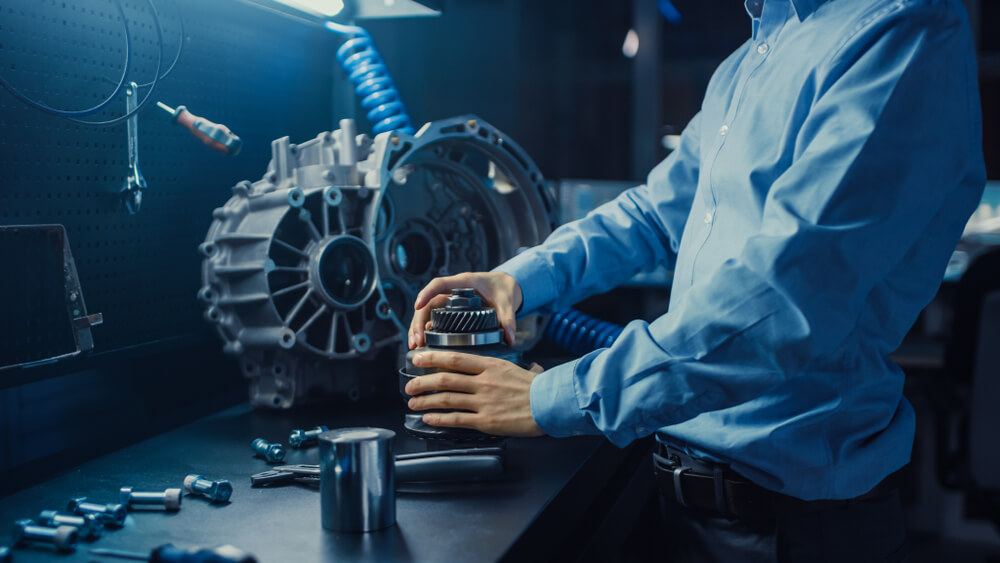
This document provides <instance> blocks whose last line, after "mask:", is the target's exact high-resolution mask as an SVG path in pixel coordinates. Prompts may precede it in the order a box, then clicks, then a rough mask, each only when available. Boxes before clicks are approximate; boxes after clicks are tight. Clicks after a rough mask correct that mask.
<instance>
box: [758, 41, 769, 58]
mask: <svg viewBox="0 0 1000 563" xmlns="http://www.w3.org/2000/svg"><path fill="white" fill-rule="evenodd" d="M757 52H758V53H760V54H761V55H763V54H764V53H766V52H767V43H761V44H760V45H758V46H757Z"/></svg>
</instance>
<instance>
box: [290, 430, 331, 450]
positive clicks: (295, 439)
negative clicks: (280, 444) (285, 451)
mask: <svg viewBox="0 0 1000 563" xmlns="http://www.w3.org/2000/svg"><path fill="white" fill-rule="evenodd" d="M328 430H330V429H329V428H327V427H326V426H317V427H316V428H313V429H312V430H292V433H291V434H289V435H288V443H289V444H291V445H292V447H293V448H308V447H309V446H312V445H315V444H316V442H317V441H318V439H319V435H320V434H322V433H324V432H326V431H328Z"/></svg>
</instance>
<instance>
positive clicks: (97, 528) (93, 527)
mask: <svg viewBox="0 0 1000 563" xmlns="http://www.w3.org/2000/svg"><path fill="white" fill-rule="evenodd" d="M36 520H37V521H38V523H39V524H41V525H43V526H51V527H53V528H57V527H59V526H73V527H74V528H76V529H77V531H78V532H79V533H80V538H81V539H83V540H87V541H92V540H96V539H98V538H100V537H101V534H102V533H103V532H104V524H101V519H100V518H98V517H97V516H94V515H93V514H86V515H84V516H80V515H77V514H60V513H59V512H58V511H55V510H43V511H42V513H41V514H39V515H38V518H37V519H36Z"/></svg>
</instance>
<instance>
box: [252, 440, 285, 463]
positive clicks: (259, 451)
mask: <svg viewBox="0 0 1000 563" xmlns="http://www.w3.org/2000/svg"><path fill="white" fill-rule="evenodd" d="M250 447H251V448H253V451H254V454H255V455H257V457H262V458H264V459H266V460H267V462H268V463H280V462H281V461H282V460H284V459H285V446H282V445H281V444H272V443H271V442H268V441H267V440H265V439H263V438H257V439H256V440H254V441H253V442H251V443H250Z"/></svg>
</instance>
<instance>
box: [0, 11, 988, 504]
mask: <svg viewBox="0 0 1000 563" xmlns="http://www.w3.org/2000/svg"><path fill="white" fill-rule="evenodd" d="M123 3H124V5H125V7H126V15H127V16H128V18H129V21H130V22H133V29H132V34H133V48H134V50H135V53H134V64H135V69H134V74H133V77H134V79H136V80H137V81H139V82H146V81H148V80H149V79H150V78H151V77H152V74H153V68H154V66H155V62H156V47H157V44H156V38H155V32H154V29H153V26H152V21H151V18H150V15H149V13H148V8H147V4H146V2H145V0H123ZM156 5H157V6H158V7H159V11H160V16H161V19H162V23H163V31H164V42H165V52H164V67H166V66H167V64H169V62H170V61H171V60H172V58H173V55H174V53H175V51H174V49H175V48H176V46H177V44H178V41H179V37H180V31H181V26H180V21H181V18H183V21H184V25H185V28H186V29H185V40H184V52H183V55H182V57H181V59H180V62H179V63H178V65H177V67H176V69H175V70H174V71H173V72H172V74H171V75H170V76H168V77H167V78H166V79H164V80H163V81H162V82H161V84H160V85H159V86H158V88H157V91H156V93H155V95H154V97H153V100H154V101H155V100H161V101H163V102H164V103H166V104H168V105H171V106H175V105H179V104H185V105H187V106H188V107H189V108H190V109H192V110H193V111H194V112H195V113H198V114H202V115H204V116H206V117H208V118H210V119H213V120H216V121H218V122H221V123H225V124H227V125H229V126H230V127H231V128H232V129H233V130H234V131H235V132H237V133H238V134H239V135H240V136H241V137H242V138H243V142H244V148H243V152H242V153H241V154H240V155H239V156H237V157H235V158H229V157H225V156H222V155H220V154H217V153H215V152H212V151H209V150H207V149H205V148H204V147H203V146H202V145H201V144H200V143H199V142H198V141H196V140H194V139H193V138H191V137H190V136H189V135H188V134H187V133H186V132H185V131H183V130H181V129H179V128H177V127H175V126H173V125H171V124H170V123H169V122H168V120H167V118H166V114H165V113H162V112H161V111H160V110H157V109H156V108H154V107H152V104H150V107H148V108H147V109H145V110H143V112H142V113H141V114H140V118H139V129H140V144H141V152H140V165H141V168H142V171H143V173H144V175H145V177H146V180H147V181H148V183H149V189H148V190H147V193H146V196H145V202H144V204H143V208H142V210H141V212H140V213H139V214H138V215H136V216H131V215H129V214H128V213H127V212H125V211H124V209H123V208H122V206H121V204H120V201H119V195H118V192H119V190H120V189H121V187H122V185H123V184H124V182H125V175H126V174H127V169H128V156H127V147H126V144H125V139H126V133H125V126H124V124H122V125H118V126H114V127H110V128H98V127H89V126H81V125H77V124H74V123H70V122H67V121H65V120H63V119H60V118H57V117H52V116H47V115H44V114H42V113H40V112H38V111H35V110H33V109H30V108H28V107H27V106H25V105H23V104H21V103H20V102H18V101H17V100H15V99H14V98H13V97H12V96H10V95H9V94H8V93H7V92H6V91H4V90H0V224H2V225H12V224H41V223H61V224H63V225H65V226H66V229H67V232H68V236H69V239H70V242H71V245H72V250H73V254H74V256H75V257H76V262H77V268H78V271H79V274H80V278H81V283H82V287H83V291H84V295H85V297H86V299H87V304H88V308H89V310H90V311H91V312H102V313H103V314H104V318H105V322H104V324H103V325H102V326H99V327H96V328H95V329H94V338H95V342H96V348H95V352H94V353H93V354H91V355H90V356H89V357H84V358H79V359H73V360H69V361H66V362H62V363H59V364H56V365H51V366H44V367H39V368H31V369H26V370H15V371H5V372H0V494H3V492H4V491H5V490H10V488H12V487H15V488H16V487H18V486H20V484H23V483H26V482H30V481H32V480H37V479H39V478H41V477H42V476H44V474H45V473H46V472H51V471H55V470H57V469H58V468H59V467H66V466H67V464H71V463H74V462H76V461H79V460H80V459H83V458H86V457H90V456H93V455H97V454H99V453H102V452H103V451H108V450H110V449H114V448H116V447H120V446H121V445H122V444H124V443H127V442H129V441H134V440H137V439H140V438H142V437H144V436H146V435H149V434H152V433H155V432H159V431H161V430H163V429H166V428H168V427H170V426H172V425H176V424H179V423H181V422H184V421H186V420H190V419H191V418H193V417H195V416H198V415H200V414H204V413H207V412H209V411H211V410H212V409H216V408H219V407H220V406H222V405H225V404H231V403H232V402H234V401H236V400H239V399H240V398H241V397H243V396H245V395H244V394H245V388H244V383H243V382H242V381H241V380H240V378H239V376H238V374H237V373H236V370H235V368H234V366H233V364H232V362H230V361H229V360H228V359H227V358H224V357H222V355H221V353H220V348H221V345H220V343H219V341H218V339H217V338H216V337H215V336H214V335H213V334H212V333H211V332H210V331H209V329H208V327H207V325H206V324H205V323H204V322H203V321H202V319H201V308H200V306H199V304H198V302H197V301H196V299H195V293H196V290H197V288H198V286H199V279H200V270H199V267H200V260H199V257H198V254H197V252H196V248H197V245H198V243H199V242H200V241H201V240H202V239H203V237H204V234H205V231H206V229H207V227H208V224H209V222H210V220H211V211H212V209H213V208H215V207H217V206H219V205H221V204H222V203H223V202H225V200H226V199H227V198H228V197H229V188H230V187H231V186H232V185H233V184H234V183H235V182H237V181H239V180H242V179H255V178H258V177H259V176H260V175H261V174H262V173H263V171H264V169H265V167H266V165H267V161H268V159H269V154H270V148H269V144H270V141H271V140H272V139H275V138H278V137H281V136H285V135H288V136H290V137H291V138H292V140H293V141H296V140H302V139H309V138H312V137H314V136H315V135H316V134H317V133H318V132H320V131H324V130H329V129H332V128H335V127H336V126H335V125H334V124H335V122H336V119H338V118H341V117H348V116H352V115H353V116H355V117H356V118H357V119H358V120H359V125H360V128H361V130H367V129H368V126H367V124H364V122H363V117H362V115H361V113H360V112H358V111H356V109H355V101H354V100H353V99H351V98H350V97H349V96H348V95H346V92H348V91H349V89H348V87H347V85H346V82H345V79H344V77H343V75H342V73H341V71H340V69H339V68H337V67H336V63H335V61H334V57H333V54H334V50H335V48H336V46H337V45H338V44H339V42H340V41H341V40H342V38H341V37H339V36H337V35H335V34H332V33H329V32H327V31H325V30H323V29H322V28H320V27H318V26H316V25H309V24H307V23H304V22H302V21H300V20H295V19H290V18H287V17H284V16H281V15H278V14H276V13H275V12H273V11H270V10H267V9H263V8H261V7H260V6H257V5H254V4H252V3H248V2H242V1H239V0H156ZM656 5H657V2H656V0H631V1H626V2H619V1H614V0H546V1H537V0H451V1H448V2H446V3H445V15H444V16H443V17H440V18H429V19H407V20H391V21H372V22H366V23H365V24H364V25H365V26H366V27H367V28H368V29H369V30H370V31H371V33H372V35H373V36H374V38H375V40H376V43H377V45H378V47H379V50H380V51H381V52H382V54H383V56H384V57H385V59H386V61H387V63H388V65H389V67H390V69H391V72H392V75H393V76H394V78H395V79H396V81H397V84H398V86H399V89H400V91H401V92H402V94H403V97H404V100H405V102H406V104H407V105H408V106H409V110H410V113H411V115H412V116H413V118H414V121H415V122H416V123H417V124H418V126H419V124H421V123H423V122H426V121H429V120H434V119H439V118H444V117H450V116H454V115H458V114H462V113H477V114H479V115H480V116H482V117H483V118H484V119H486V120H487V121H490V122H491V123H493V124H494V125H496V126H497V127H499V128H500V129H502V130H503V131H504V132H505V133H507V134H508V135H511V136H512V137H513V138H514V139H516V140H517V141H518V143H519V144H521V145H522V146H523V147H524V148H525V149H526V150H527V151H528V153H529V154H530V155H531V156H532V158H534V159H535V161H536V162H537V163H538V165H539V167H540V168H541V170H542V172H543V173H544V174H545V175H546V176H547V177H549V178H595V179H630V180H636V181H638V180H641V179H642V178H643V176H644V174H645V171H646V170H648V169H649V168H650V167H652V166H653V165H654V164H655V163H656V162H657V161H658V160H659V159H660V158H662V157H663V156H664V154H665V151H664V149H662V147H660V146H659V144H658V138H659V136H660V134H662V133H663V132H664V131H665V129H664V126H666V125H671V126H673V127H674V128H675V130H676V131H679V130H680V129H681V128H683V126H684V125H685V124H686V123H687V121H688V120H689V119H690V118H691V116H693V115H694V113H695V112H696V111H697V109H698V106H699V102H700V99H701V96H702V94H703V92H704V89H705V86H706V85H707V83H708V79H709V77H710V76H711V72H712V71H713V69H714V68H715V66H716V65H717V64H718V63H719V62H720V61H721V60H722V59H723V58H724V57H725V56H726V55H727V54H728V53H729V52H730V51H731V50H732V49H733V48H735V47H736V46H738V45H739V44H740V43H742V42H743V41H744V40H745V39H746V37H747V36H748V34H749V31H750V26H749V22H748V19H747V17H746V14H745V12H744V9H743V6H742V2H739V1H738V0H724V1H722V0H720V1H717V2H704V1H700V0H675V2H674V5H675V6H676V7H677V9H678V10H679V11H680V13H681V14H682V19H681V21H680V22H679V23H670V22H668V21H667V20H666V19H665V18H663V17H662V16H661V15H660V14H659V12H658V11H657V9H656ZM969 5H970V7H971V8H972V15H973V22H974V27H975V29H976V30H977V31H978V33H979V36H980V40H981V41H982V42H983V50H982V55H981V59H980V64H981V73H982V84H983V105H984V116H985V119H986V123H985V137H986V140H985V146H986V150H987V160H988V164H989V167H990V173H991V177H997V175H1000V166H998V164H1000V152H998V151H1000V143H998V141H997V131H998V130H1000V128H998V127H997V125H998V124H997V116H998V104H997V101H998V99H1000V98H998V96H997V94H998V84H1000V82H998V79H1000V65H998V64H997V62H998V60H1000V48H998V47H997V46H996V45H995V43H996V40H995V36H996V33H991V30H992V31H995V30H996V29H997V25H998V17H1000V12H998V10H996V9H995V6H993V3H991V2H990V1H989V0H981V1H980V0H970V2H969ZM991 6H992V7H991ZM630 27H640V28H642V29H644V30H645V31H644V33H646V34H645V35H643V37H644V38H645V39H641V42H640V51H639V57H638V58H637V59H627V58H625V57H624V56H623V55H622V50H621V48H622V42H623V40H624V38H625V34H626V32H627V30H628V29H629V28H630ZM123 45H124V37H123V33H122V25H121V21H120V20H119V18H118V16H117V12H116V10H115V7H114V4H113V2H112V1H111V0H74V1H68V0H67V1H63V0H0V75H2V76H3V77H4V78H6V79H7V80H9V81H10V82H11V83H13V84H14V85H16V86H17V87H18V88H20V89H21V90H22V91H23V92H24V93H25V94H27V95H28V96H30V97H32V98H35V99H38V100H41V101H44V102H46V103H49V104H52V105H55V106H59V107H64V108H74V109H75V108H81V107H84V106H89V105H93V104H95V103H97V102H98V101H100V100H101V99H103V97H104V96H106V95H107V94H108V93H110V92H111V91H112V90H113V88H114V85H113V84H112V83H111V82H109V81H108V80H107V79H112V80H116V79H117V77H118V73H120V69H121V66H122V62H123V58H124V51H123ZM123 109H124V102H123V101H122V100H121V99H119V100H118V101H116V102H115V103H114V104H113V105H112V106H110V108H109V109H108V110H106V111H104V112H102V113H100V114H98V115H97V116H94V118H95V119H106V118H109V117H112V116H114V115H117V114H119V113H121V112H122V110H123ZM2 270H3V265H2V257H0V272H2ZM2 274H3V275H10V274H11V273H10V272H2ZM14 274H15V275H16V273H14ZM2 314H3V312H2V311H0V322H3V316H2Z"/></svg>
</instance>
